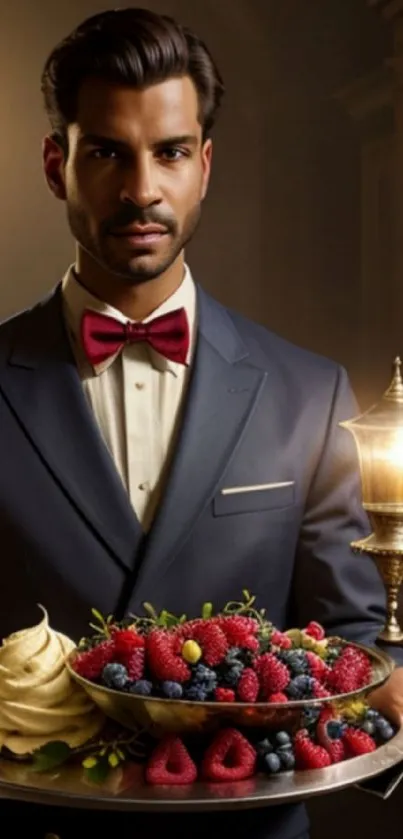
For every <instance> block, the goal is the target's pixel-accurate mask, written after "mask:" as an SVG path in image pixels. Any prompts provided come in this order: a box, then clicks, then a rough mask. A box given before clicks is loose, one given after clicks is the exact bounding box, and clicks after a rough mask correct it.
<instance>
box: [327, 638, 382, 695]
mask: <svg viewBox="0 0 403 839" xmlns="http://www.w3.org/2000/svg"><path fill="white" fill-rule="evenodd" d="M370 679H371V663H370V660H369V658H368V656H367V655H366V654H365V653H364V652H363V651H361V650H357V649H355V648H354V647H345V649H344V650H343V652H342V653H341V655H340V656H339V657H338V659H337V661H336V662H335V665H334V667H333V669H332V670H331V672H330V673H329V674H328V677H327V686H328V687H329V688H330V689H331V690H333V691H334V692H335V693H350V691H355V690H359V688H362V687H364V686H365V685H367V684H368V683H369V681H370Z"/></svg>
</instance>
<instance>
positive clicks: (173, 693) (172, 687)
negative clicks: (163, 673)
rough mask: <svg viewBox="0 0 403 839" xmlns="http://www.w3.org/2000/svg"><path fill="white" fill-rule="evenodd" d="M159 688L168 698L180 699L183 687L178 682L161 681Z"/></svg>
mask: <svg viewBox="0 0 403 839" xmlns="http://www.w3.org/2000/svg"><path fill="white" fill-rule="evenodd" d="M161 689H162V692H163V693H164V694H165V696H167V697H168V699H181V698H182V696H183V688H182V685H180V684H179V682H168V681H167V682H162V685H161Z"/></svg>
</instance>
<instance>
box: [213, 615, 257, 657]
mask: <svg viewBox="0 0 403 839" xmlns="http://www.w3.org/2000/svg"><path fill="white" fill-rule="evenodd" d="M219 626H220V629H222V631H223V632H224V635H225V637H226V639H227V641H228V645H229V646H230V647H241V648H244V649H247V650H252V652H256V651H257V650H258V649H259V641H258V639H257V637H256V634H257V631H258V628H259V624H258V622H257V620H255V618H247V617H244V616H243V615H233V616H228V617H222V618H219Z"/></svg>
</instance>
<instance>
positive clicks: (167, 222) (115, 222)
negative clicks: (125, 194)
mask: <svg viewBox="0 0 403 839" xmlns="http://www.w3.org/2000/svg"><path fill="white" fill-rule="evenodd" d="M131 224H142V225H146V224H160V225H161V226H162V227H165V228H166V229H167V230H168V232H170V233H175V231H176V227H177V225H176V219H175V218H174V217H173V216H172V215H171V214H169V213H163V212H161V210H158V209H156V208H155V207H147V208H144V207H137V206H136V204H130V205H129V204H125V205H124V206H122V207H121V209H120V210H119V212H118V213H116V216H114V217H113V218H111V219H106V220H105V222H104V223H103V225H102V232H103V233H115V232H116V231H118V230H119V229H120V228H122V227H129V225H131Z"/></svg>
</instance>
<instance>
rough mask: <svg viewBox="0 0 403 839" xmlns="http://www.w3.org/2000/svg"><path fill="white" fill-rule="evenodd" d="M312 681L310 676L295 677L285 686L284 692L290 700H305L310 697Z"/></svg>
mask: <svg viewBox="0 0 403 839" xmlns="http://www.w3.org/2000/svg"><path fill="white" fill-rule="evenodd" d="M313 685H314V679H313V678H312V677H311V676H306V675H300V676H295V677H294V678H293V679H292V680H291V682H290V683H289V684H288V685H287V687H286V689H285V692H286V694H287V696H289V697H290V699H307V698H309V697H310V696H311V695H312V687H313Z"/></svg>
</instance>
